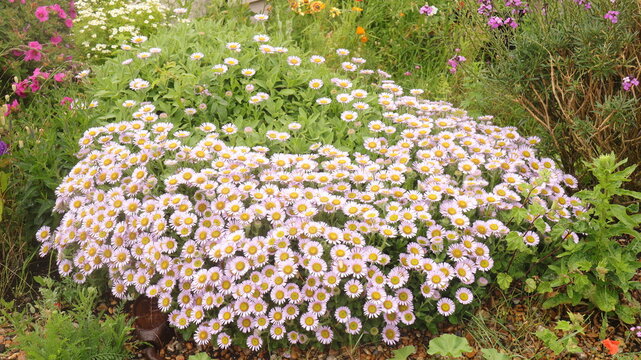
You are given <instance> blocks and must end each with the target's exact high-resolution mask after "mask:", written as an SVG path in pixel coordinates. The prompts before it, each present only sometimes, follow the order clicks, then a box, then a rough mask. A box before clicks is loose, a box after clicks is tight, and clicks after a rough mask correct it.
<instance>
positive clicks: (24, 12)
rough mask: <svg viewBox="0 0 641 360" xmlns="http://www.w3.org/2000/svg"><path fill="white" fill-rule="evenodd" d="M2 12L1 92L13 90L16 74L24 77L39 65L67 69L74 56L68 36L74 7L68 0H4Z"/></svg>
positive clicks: (0, 94)
mask: <svg viewBox="0 0 641 360" xmlns="http://www.w3.org/2000/svg"><path fill="white" fill-rule="evenodd" d="M59 3H62V5H60V4H59ZM0 14H2V19H3V21H2V22H1V23H0V34H2V37H1V38H0V96H4V95H8V94H11V93H13V90H12V88H11V85H12V84H13V83H14V78H18V79H24V78H26V77H27V76H29V75H32V73H33V71H34V70H35V69H36V68H40V69H42V70H43V71H45V70H51V69H57V70H60V71H62V70H65V69H66V63H67V62H68V60H69V58H70V57H73V56H75V53H74V50H73V49H71V48H70V47H69V39H68V34H69V33H70V27H71V21H72V17H73V14H74V8H73V6H69V5H68V3H66V2H63V1H60V2H58V1H54V0H37V1H28V3H24V2H22V1H2V2H0ZM15 82H17V81H15Z"/></svg>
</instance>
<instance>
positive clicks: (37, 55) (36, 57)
mask: <svg viewBox="0 0 641 360" xmlns="http://www.w3.org/2000/svg"><path fill="white" fill-rule="evenodd" d="M41 59H42V53H41V52H40V51H38V50H35V49H29V50H27V51H25V52H24V61H32V60H33V61H40V60H41Z"/></svg>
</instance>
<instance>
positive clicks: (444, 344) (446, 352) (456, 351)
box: [427, 334, 474, 357]
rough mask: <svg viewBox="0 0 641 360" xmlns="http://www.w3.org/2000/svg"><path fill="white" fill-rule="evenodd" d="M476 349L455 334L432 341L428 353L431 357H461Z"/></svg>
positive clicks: (444, 335)
mask: <svg viewBox="0 0 641 360" xmlns="http://www.w3.org/2000/svg"><path fill="white" fill-rule="evenodd" d="M472 350H474V349H472V347H471V346H470V344H469V343H468V342H467V339H466V338H464V337H461V336H456V335H454V334H443V335H441V336H439V337H436V338H434V339H432V340H430V344H429V348H428V349H427V353H428V354H430V355H441V356H453V357H459V356H461V355H463V353H466V352H470V351H472Z"/></svg>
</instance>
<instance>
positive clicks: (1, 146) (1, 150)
mask: <svg viewBox="0 0 641 360" xmlns="http://www.w3.org/2000/svg"><path fill="white" fill-rule="evenodd" d="M8 152H9V145H8V144H7V143H6V142H4V141H2V140H0V156H2V155H4V154H6V153H8Z"/></svg>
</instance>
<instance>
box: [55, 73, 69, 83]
mask: <svg viewBox="0 0 641 360" xmlns="http://www.w3.org/2000/svg"><path fill="white" fill-rule="evenodd" d="M65 76H67V74H65V73H57V74H55V75H54V76H53V79H54V80H55V81H56V82H61V81H63V80H64V79H65Z"/></svg>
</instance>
